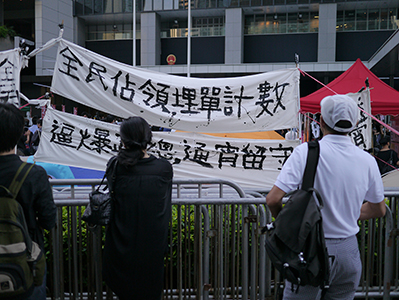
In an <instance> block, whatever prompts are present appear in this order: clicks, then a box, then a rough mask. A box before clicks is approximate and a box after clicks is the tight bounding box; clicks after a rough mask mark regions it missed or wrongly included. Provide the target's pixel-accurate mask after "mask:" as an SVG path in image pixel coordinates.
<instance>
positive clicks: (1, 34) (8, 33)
mask: <svg viewBox="0 0 399 300" xmlns="http://www.w3.org/2000/svg"><path fill="white" fill-rule="evenodd" d="M16 35H17V33H16V32H15V30H14V28H13V27H12V26H10V27H8V26H6V25H2V26H0V38H6V37H14V36H16Z"/></svg>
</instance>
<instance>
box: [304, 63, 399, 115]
mask: <svg viewBox="0 0 399 300" xmlns="http://www.w3.org/2000/svg"><path fill="white" fill-rule="evenodd" d="M367 78H368V79H369V86H370V98H371V113H372V114H373V115H377V114H381V115H398V114H399V92H398V91H397V90H395V89H394V88H392V87H390V86H389V85H387V84H385V83H384V82H383V81H381V80H380V79H378V77H377V76H375V75H374V74H373V73H372V72H371V71H370V70H369V69H368V68H367V67H366V66H365V65H364V64H363V63H362V62H361V60H360V59H357V60H356V62H355V63H354V64H353V65H352V66H351V67H350V68H349V69H348V70H346V71H345V72H344V73H342V74H341V75H340V76H339V77H337V78H336V79H334V80H333V81H331V82H330V83H329V84H327V86H328V87H329V88H330V89H331V90H333V91H335V92H336V93H337V94H347V93H356V92H358V91H359V90H360V89H361V88H362V87H366V84H365V81H366V79H367ZM331 90H329V89H328V88H326V87H322V88H321V89H319V90H317V91H316V92H314V93H312V94H310V95H308V96H306V97H302V98H301V111H302V112H310V113H317V112H320V101H321V100H322V99H323V98H324V97H326V96H330V95H334V92H332V91H331Z"/></svg>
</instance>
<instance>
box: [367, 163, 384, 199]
mask: <svg viewBox="0 0 399 300" xmlns="http://www.w3.org/2000/svg"><path fill="white" fill-rule="evenodd" d="M372 159H373V160H374V161H373V162H372V163H371V167H370V173H369V178H370V183H369V189H368V191H367V193H366V195H365V199H364V200H366V201H368V202H371V203H380V202H381V201H383V200H384V185H383V183H382V178H381V175H380V171H379V169H378V165H377V162H376V161H375V159H374V158H372Z"/></svg>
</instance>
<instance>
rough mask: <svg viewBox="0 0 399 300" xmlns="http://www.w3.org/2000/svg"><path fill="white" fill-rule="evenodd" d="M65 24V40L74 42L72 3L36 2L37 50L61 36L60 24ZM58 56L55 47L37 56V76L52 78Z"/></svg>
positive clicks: (45, 0) (62, 1) (41, 0)
mask: <svg viewBox="0 0 399 300" xmlns="http://www.w3.org/2000/svg"><path fill="white" fill-rule="evenodd" d="M62 22H64V34H63V38H64V39H66V40H68V41H72V42H74V39H73V32H74V30H73V14H72V1H70V0H59V1H53V0H35V48H38V47H41V46H43V45H44V44H45V43H47V42H48V41H49V40H51V39H52V38H56V37H58V35H59V31H60V28H59V27H58V24H61V23H62ZM56 54H57V47H56V46H54V47H52V48H50V49H48V50H46V51H43V52H41V53H39V54H37V55H36V75H37V76H52V75H53V69H54V64H55V59H56Z"/></svg>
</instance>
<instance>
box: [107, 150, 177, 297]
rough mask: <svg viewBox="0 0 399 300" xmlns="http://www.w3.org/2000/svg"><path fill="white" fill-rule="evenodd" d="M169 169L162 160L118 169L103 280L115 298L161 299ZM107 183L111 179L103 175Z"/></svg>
mask: <svg viewBox="0 0 399 300" xmlns="http://www.w3.org/2000/svg"><path fill="white" fill-rule="evenodd" d="M172 177H173V170H172V166H171V164H170V163H169V162H168V161H167V160H165V159H158V158H156V157H154V156H151V157H149V158H145V159H141V160H139V161H138V163H137V164H136V165H135V166H134V167H131V168H126V167H124V166H122V165H121V164H119V163H118V164H117V169H116V182H115V185H114V195H115V197H114V199H115V200H114V204H115V205H114V215H113V217H112V219H111V222H110V224H109V227H108V229H107V233H106V238H105V246H104V263H103V276H104V280H105V282H106V283H107V284H108V286H109V287H110V288H111V289H112V290H113V291H114V292H115V293H116V295H117V296H118V297H119V299H121V300H124V299H129V300H135V299H138V300H143V299H145V300H159V299H160V298H161V293H162V290H163V273H164V255H165V251H166V249H167V245H168V240H167V237H168V228H169V221H170V216H171V193H172ZM107 179H108V181H110V180H111V176H107Z"/></svg>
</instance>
